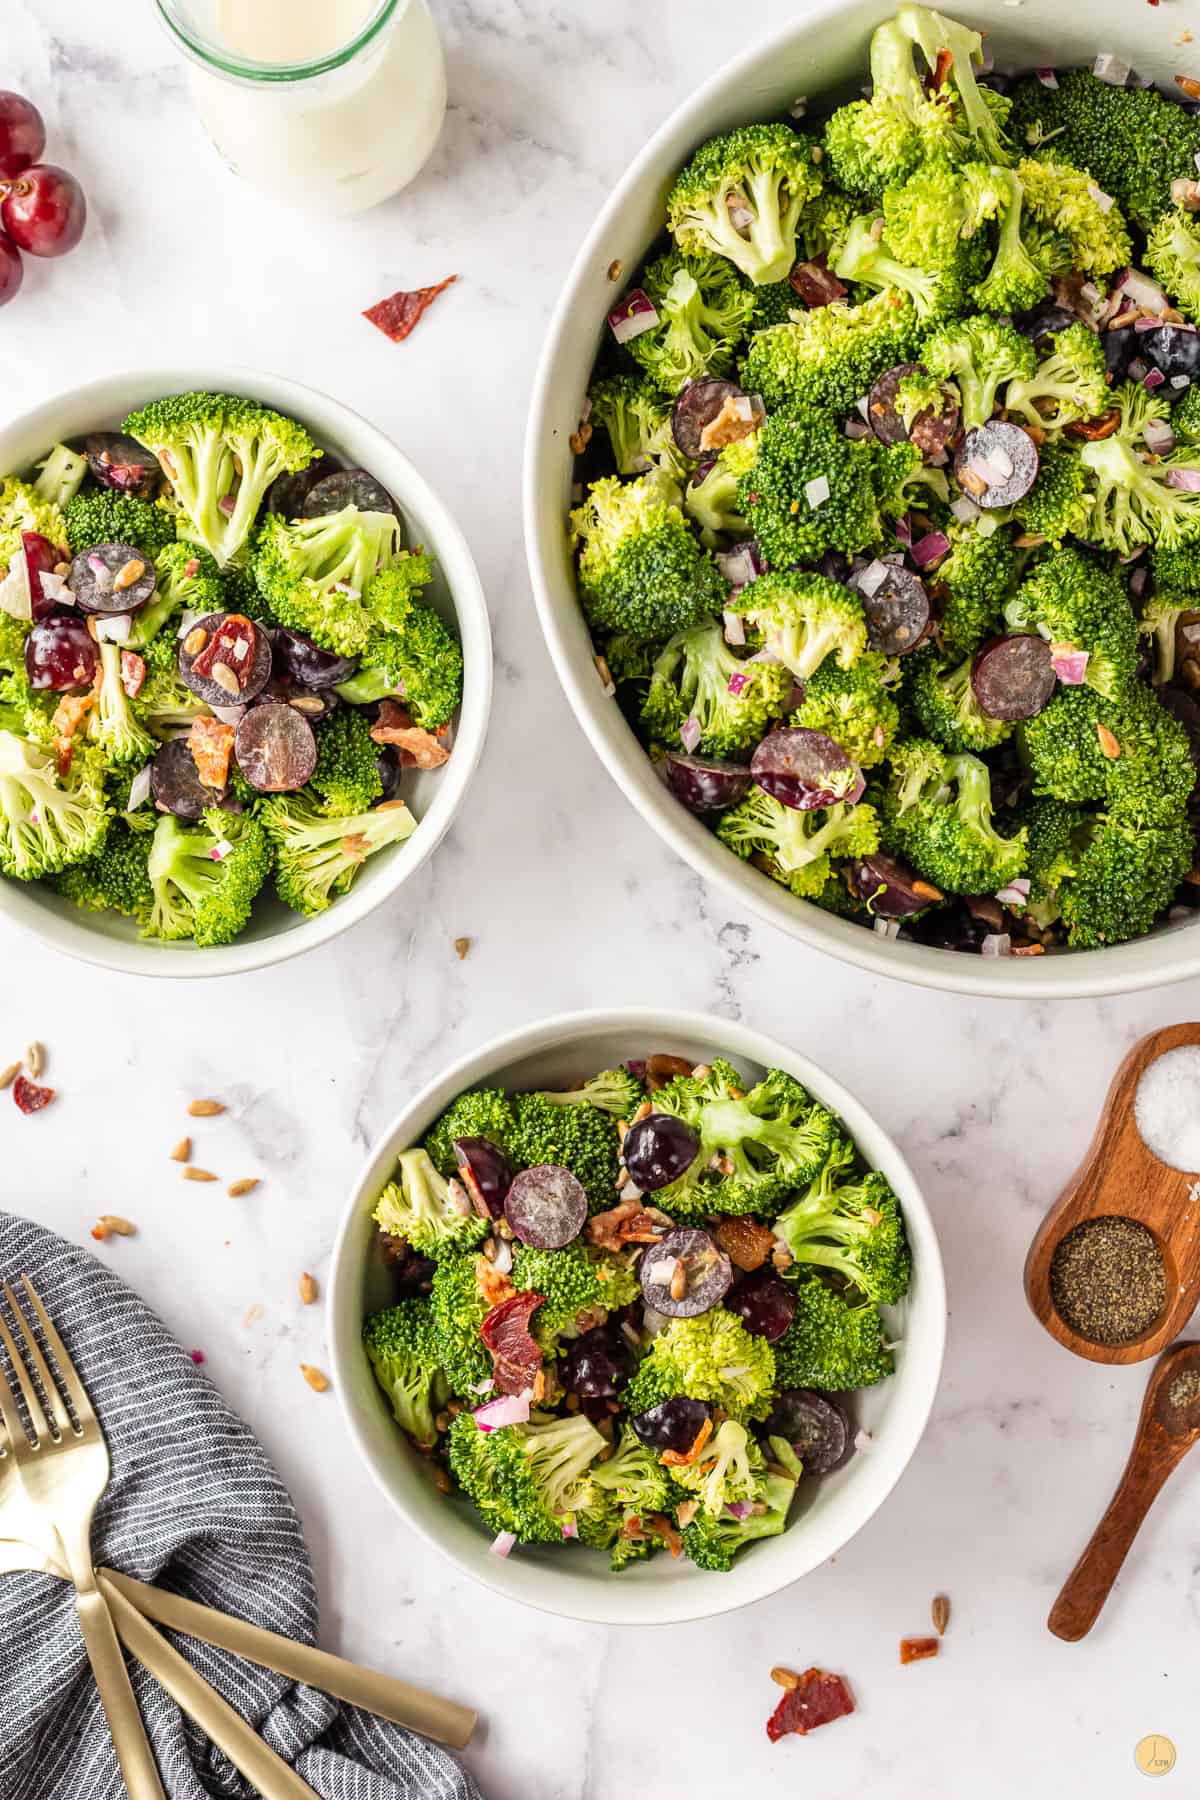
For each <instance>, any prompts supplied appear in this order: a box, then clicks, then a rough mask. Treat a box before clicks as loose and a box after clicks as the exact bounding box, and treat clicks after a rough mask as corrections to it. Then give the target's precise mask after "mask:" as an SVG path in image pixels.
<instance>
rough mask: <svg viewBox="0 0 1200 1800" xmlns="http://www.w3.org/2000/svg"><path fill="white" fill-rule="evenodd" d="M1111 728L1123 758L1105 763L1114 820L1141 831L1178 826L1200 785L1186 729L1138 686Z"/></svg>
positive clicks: (1108, 797) (1146, 691) (1107, 793)
mask: <svg viewBox="0 0 1200 1800" xmlns="http://www.w3.org/2000/svg"><path fill="white" fill-rule="evenodd" d="M1111 728H1112V732H1113V736H1114V737H1115V738H1116V741H1117V746H1118V750H1119V754H1118V755H1117V756H1115V757H1108V758H1106V759H1105V761H1106V764H1107V776H1108V783H1107V790H1106V796H1105V797H1106V800H1107V805H1108V811H1109V813H1110V815H1111V816H1112V817H1113V818H1114V819H1116V820H1119V821H1120V822H1121V823H1122V824H1125V825H1136V826H1139V827H1141V826H1147V827H1154V828H1166V827H1168V826H1171V825H1174V824H1176V823H1177V822H1178V821H1179V820H1180V819H1181V818H1182V817H1183V815H1184V812H1185V810H1186V807H1187V803H1188V800H1189V798H1190V796H1191V794H1192V790H1193V788H1194V787H1195V784H1196V765H1195V763H1194V762H1193V761H1192V754H1191V747H1190V741H1189V738H1188V734H1187V732H1186V730H1185V729H1184V727H1183V726H1182V725H1181V724H1180V722H1179V720H1178V719H1176V718H1175V716H1174V714H1173V713H1169V712H1168V711H1167V709H1166V707H1165V706H1163V705H1162V704H1161V703H1160V701H1159V700H1158V698H1157V697H1156V695H1155V694H1154V693H1152V692H1151V690H1150V689H1149V688H1146V687H1143V686H1142V685H1141V684H1140V683H1139V684H1138V685H1137V686H1135V687H1134V688H1133V689H1132V690H1131V691H1130V693H1129V694H1128V695H1126V697H1125V700H1124V703H1123V705H1122V707H1121V712H1120V715H1119V716H1118V717H1114V718H1113V720H1112V726H1111ZM1110 747H1111V745H1110Z"/></svg>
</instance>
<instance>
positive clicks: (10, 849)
mask: <svg viewBox="0 0 1200 1800" xmlns="http://www.w3.org/2000/svg"><path fill="white" fill-rule="evenodd" d="M28 729H29V725H28V724H26V725H25V727H24V728H23V729H17V730H11V729H0V869H3V871H4V873H5V874H6V875H13V876H15V877H16V879H17V880H18V881H32V880H34V879H35V878H36V877H37V876H39V875H54V874H57V873H58V871H59V870H60V869H65V868H67V867H68V865H69V864H71V863H76V862H81V861H82V860H83V858H84V857H87V856H91V855H92V853H93V852H94V851H96V850H97V849H98V848H99V847H100V844H101V842H102V841H103V838H104V834H105V832H106V831H107V830H108V822H109V810H108V807H107V805H106V804H105V799H104V767H103V763H102V761H101V759H100V757H99V755H98V754H97V752H96V751H94V750H89V749H87V748H80V747H78V746H77V747H76V749H75V753H74V755H73V756H72V758H71V765H70V768H69V770H68V771H67V773H66V774H60V773H59V770H58V767H57V765H56V762H55V758H54V755H53V753H52V751H51V750H50V749H49V748H47V747H46V746H45V745H44V744H42V743H39V742H37V741H35V739H34V738H33V737H30V736H27V735H24V732H25V731H27V730H28Z"/></svg>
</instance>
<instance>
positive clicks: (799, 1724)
mask: <svg viewBox="0 0 1200 1800" xmlns="http://www.w3.org/2000/svg"><path fill="white" fill-rule="evenodd" d="M853 1711H854V1697H853V1695H852V1694H851V1692H850V1689H849V1688H848V1687H847V1686H846V1682H845V1679H844V1677H843V1676H841V1675H831V1674H829V1672H828V1671H827V1670H825V1669H805V1671H804V1673H803V1675H801V1676H800V1677H799V1678H798V1679H797V1681H796V1685H795V1687H791V1688H789V1689H788V1690H787V1692H786V1693H785V1694H784V1696H783V1698H782V1700H781V1701H780V1702H779V1705H778V1706H777V1707H776V1708H775V1711H774V1712H773V1713H772V1714H771V1716H770V1718H769V1719H768V1720H767V1736H768V1737H769V1738H770V1740H771V1742H772V1743H773V1744H777V1743H778V1742H779V1740H780V1738H781V1737H787V1736H788V1734H789V1733H790V1732H794V1733H795V1734H796V1735H797V1736H798V1737H807V1736H808V1733H809V1732H810V1731H815V1730H816V1728H817V1726H818V1725H830V1724H832V1722H833V1720H834V1719H843V1718H845V1717H846V1715H847V1714H848V1713H852V1712H853Z"/></svg>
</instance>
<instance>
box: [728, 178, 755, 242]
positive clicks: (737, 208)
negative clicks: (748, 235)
mask: <svg viewBox="0 0 1200 1800" xmlns="http://www.w3.org/2000/svg"><path fill="white" fill-rule="evenodd" d="M725 205H726V207H727V208H728V210H729V222H730V224H731V225H732V226H733V229H734V230H735V231H740V232H743V233H745V232H748V231H749V229H750V227H751V226H752V225H753V223H754V214H753V212H752V211H751V209H750V207H748V206H747V205H746V196H745V195H744V194H740V193H739V192H738V190H737V189H736V188H730V190H729V192H728V193H727V194H726V196H725Z"/></svg>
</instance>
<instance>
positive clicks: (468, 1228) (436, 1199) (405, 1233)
mask: <svg viewBox="0 0 1200 1800" xmlns="http://www.w3.org/2000/svg"><path fill="white" fill-rule="evenodd" d="M373 1216H374V1219H375V1223H376V1224H377V1225H378V1226H379V1229H380V1230H381V1231H386V1232H387V1233H388V1234H389V1236H391V1237H400V1238H404V1239H405V1240H406V1242H408V1243H410V1244H411V1245H412V1247H413V1249H414V1250H419V1251H420V1252H421V1254H422V1255H424V1256H438V1255H440V1254H441V1252H442V1251H443V1250H470V1249H473V1248H474V1246H475V1245H476V1244H478V1243H480V1242H481V1241H482V1240H483V1239H484V1238H485V1237H486V1236H487V1234H488V1231H489V1229H490V1226H489V1222H488V1220H487V1219H482V1218H480V1217H479V1215H478V1213H475V1212H470V1211H467V1212H464V1211H463V1209H462V1207H461V1206H460V1205H458V1204H456V1202H455V1198H454V1194H453V1192H452V1190H451V1187H450V1183H449V1181H448V1180H446V1178H445V1177H444V1176H442V1175H439V1174H438V1172H437V1170H436V1169H435V1168H434V1166H433V1164H432V1163H431V1162H430V1160H429V1157H428V1154H427V1153H426V1152H425V1151H424V1150H405V1151H404V1152H403V1154H402V1155H401V1156H400V1158H399V1160H398V1162H397V1165H396V1179H395V1180H394V1181H389V1183H388V1185H387V1186H386V1187H385V1188H384V1190H383V1192H382V1194H380V1196H379V1199H378V1201H377V1202H376V1204H375V1212H374V1215H373Z"/></svg>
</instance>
